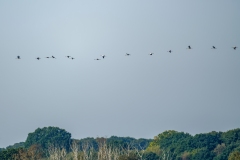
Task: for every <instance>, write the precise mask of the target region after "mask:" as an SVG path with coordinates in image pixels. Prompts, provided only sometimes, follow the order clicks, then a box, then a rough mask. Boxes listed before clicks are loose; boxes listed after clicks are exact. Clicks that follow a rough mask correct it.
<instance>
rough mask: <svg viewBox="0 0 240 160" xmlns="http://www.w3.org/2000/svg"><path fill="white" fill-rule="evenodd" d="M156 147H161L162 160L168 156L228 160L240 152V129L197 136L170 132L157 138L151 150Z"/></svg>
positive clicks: (194, 159)
mask: <svg viewBox="0 0 240 160" xmlns="http://www.w3.org/2000/svg"><path fill="white" fill-rule="evenodd" d="M154 146H155V148H156V147H159V151H160V153H161V154H160V158H161V156H162V157H163V155H165V156H166V155H167V156H169V157H171V159H177V160H182V159H186V160H187V159H189V160H199V159H204V160H213V159H214V160H227V159H228V157H229V155H230V154H231V153H232V152H233V151H235V150H237V151H238V150H239V151H240V129H234V130H230V131H227V132H210V133H204V134H196V135H195V136H191V135H190V134H188V133H183V132H177V131H173V130H170V131H165V132H163V133H161V134H159V135H158V136H156V137H155V138H154V140H153V142H151V143H150V145H149V150H151V149H152V148H153V147H154ZM152 150H153V149H152ZM236 153H237V152H236Z"/></svg>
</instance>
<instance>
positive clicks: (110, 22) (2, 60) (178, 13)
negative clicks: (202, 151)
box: [0, 0, 240, 148]
mask: <svg viewBox="0 0 240 160" xmlns="http://www.w3.org/2000/svg"><path fill="white" fill-rule="evenodd" d="M239 6H240V1H239V0H229V1H225V0H212V1H209V0H202V1H192V0H181V1H179V0H168V1H167V0H151V1H145V0H131V1H129V0H121V1H116V0H111V1H110V0H101V1H97V0H91V1H78V0H71V1H64V0H51V1H40V0H38V1H30V0H23V1H13V0H8V1H0V24H1V25H0V73H1V76H0V148H3V147H7V146H8V145H13V144H14V143H18V142H23V141H25V140H26V138H27V135H28V133H30V132H34V131H35V129H37V128H43V127H48V126H55V127H60V128H62V129H65V130H66V131H68V132H70V133H71V134H72V138H76V139H81V138H85V137H99V136H100V137H102V136H103V137H110V136H112V135H115V136H130V137H135V138H153V137H154V136H156V135H158V134H159V133H161V132H163V131H166V130H176V131H179V132H180V131H182V132H188V133H190V134H192V135H195V134H197V133H207V132H211V131H227V130H230V129H234V128H239V127H240V123H239V122H240V116H239V113H240V98H239V97H240V72H239V69H240V48H237V49H236V50H234V49H233V48H232V47H233V46H237V47H240V32H239V28H240V21H239V17H240V10H239ZM189 45H190V46H191V47H192V49H191V50H189V49H186V48H187V47H188V46H189ZM213 45H214V46H215V47H216V48H217V49H211V48H212V46H213ZM168 50H172V53H169V52H167V51H168ZM150 52H153V53H154V54H153V55H152V56H150V55H149V53H150ZM126 53H130V54H131V56H125V54H126ZM101 55H106V57H105V58H104V59H102V57H101ZM17 56H20V57H21V59H20V60H18V59H16V58H17ZM47 56H55V57H56V59H52V58H51V59H50V58H49V59H47V58H45V57H47ZM66 56H72V57H74V58H75V59H74V60H71V59H68V58H67V57H66ZM37 57H40V58H41V59H40V60H37V59H36V58H37ZM96 58H99V59H101V60H99V61H96V60H94V59H96Z"/></svg>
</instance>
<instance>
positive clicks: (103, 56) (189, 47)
mask: <svg viewBox="0 0 240 160" xmlns="http://www.w3.org/2000/svg"><path fill="white" fill-rule="evenodd" d="M232 48H233V49H234V50H236V49H237V48H238V47H236V46H234V47H232ZM186 49H192V47H191V46H188V47H187V48H186ZM211 49H217V48H216V47H215V46H212V48H211ZM167 52H169V53H172V50H169V51H167ZM153 54H154V53H149V55H150V56H152V55H153ZM130 55H131V54H129V53H126V54H125V56H130ZM66 57H67V58H68V59H72V60H74V59H75V58H73V57H71V56H66ZM101 57H102V58H103V59H104V58H105V57H106V55H101ZM46 58H53V59H56V57H54V56H51V57H46ZM16 59H21V57H20V56H17V58H16ZM36 59H37V60H40V59H41V58H40V57H37V58H36ZM94 60H97V61H98V60H101V59H99V58H96V59H94Z"/></svg>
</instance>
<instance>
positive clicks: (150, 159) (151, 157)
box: [143, 152, 160, 160]
mask: <svg viewBox="0 0 240 160" xmlns="http://www.w3.org/2000/svg"><path fill="white" fill-rule="evenodd" d="M159 158H160V157H159V156H158V155H157V154H156V153H153V152H147V153H145V154H144V155H143V159H145V160H159Z"/></svg>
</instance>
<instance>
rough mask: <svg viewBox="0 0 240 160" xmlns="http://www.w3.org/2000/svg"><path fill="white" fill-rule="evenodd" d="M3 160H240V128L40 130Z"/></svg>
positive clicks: (5, 153) (10, 148) (2, 154)
mask: <svg viewBox="0 0 240 160" xmlns="http://www.w3.org/2000/svg"><path fill="white" fill-rule="evenodd" d="M0 159H1V160H12V159H14V160H39V159H42V160H63V159H64V160H202V159H204V160H239V159H240V129H234V130H230V131H227V132H210V133H201V134H196V135H194V136H192V135H190V134H188V133H184V132H177V131H174V130H169V131H165V132H162V133H160V134H159V135H157V136H155V137H154V139H153V140H150V139H135V138H131V137H117V136H112V137H110V138H103V137H98V138H90V137H89V138H84V139H80V140H78V139H71V134H70V133H68V132H67V131H65V130H64V129H60V128H58V127H44V128H42V129H41V128H38V129H36V130H35V131H34V132H33V133H29V134H28V137H27V140H26V141H25V142H20V143H15V144H14V145H12V146H8V147H7V148H6V149H5V148H1V150H0Z"/></svg>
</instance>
